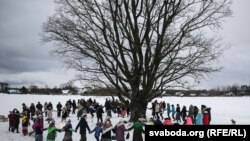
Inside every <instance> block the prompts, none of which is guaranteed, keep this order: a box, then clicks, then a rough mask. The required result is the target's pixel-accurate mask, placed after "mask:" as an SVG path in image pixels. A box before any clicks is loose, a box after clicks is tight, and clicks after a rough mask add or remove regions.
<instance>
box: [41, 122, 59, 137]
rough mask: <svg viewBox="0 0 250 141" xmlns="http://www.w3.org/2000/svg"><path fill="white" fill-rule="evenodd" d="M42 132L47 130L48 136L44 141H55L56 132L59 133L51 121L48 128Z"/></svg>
mask: <svg viewBox="0 0 250 141" xmlns="http://www.w3.org/2000/svg"><path fill="white" fill-rule="evenodd" d="M44 130H48V135H47V139H46V141H55V140H56V132H61V130H60V129H57V128H56V127H55V120H53V119H52V120H51V121H50V124H49V127H48V128H45V129H44Z"/></svg>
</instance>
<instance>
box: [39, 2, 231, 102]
mask: <svg viewBox="0 0 250 141" xmlns="http://www.w3.org/2000/svg"><path fill="white" fill-rule="evenodd" d="M56 3H57V10H56V13H55V14H54V15H53V16H51V17H50V18H49V19H48V21H47V22H46V23H45V24H44V27H43V30H44V34H43V40H44V41H46V42H50V41H53V42H56V43H57V44H56V46H55V47H56V48H55V52H56V53H57V54H58V55H60V56H61V57H62V59H63V60H64V61H65V64H67V67H69V68H73V69H75V70H78V71H80V72H82V73H83V74H84V73H85V74H86V75H85V76H84V78H85V79H91V80H96V81H97V80H98V81H101V82H104V83H105V84H106V85H107V86H112V87H115V88H116V90H117V93H118V96H119V98H120V99H121V100H123V98H124V97H125V98H128V99H130V100H131V104H132V105H133V103H138V102H140V101H142V100H143V102H142V103H143V104H142V105H144V106H145V105H146V103H147V102H149V101H151V100H152V99H154V98H156V97H159V96H160V95H161V94H162V92H163V91H164V90H165V89H167V88H170V87H176V86H177V87H178V86H185V85H186V84H187V83H188V82H190V81H187V80H194V81H198V80H200V79H201V78H203V77H204V76H205V75H207V74H210V73H212V72H215V71H218V70H219V69H220V67H216V66H215V65H213V64H214V62H215V61H217V60H218V58H219V57H220V55H221V54H222V52H223V50H224V47H225V46H224V45H222V44H220V38H218V36H215V35H213V34H208V32H210V31H212V32H213V31H218V30H219V29H221V22H222V20H223V19H224V18H226V17H229V16H231V14H232V12H231V10H230V4H231V1H228V0H216V1H215V0H56Z"/></svg>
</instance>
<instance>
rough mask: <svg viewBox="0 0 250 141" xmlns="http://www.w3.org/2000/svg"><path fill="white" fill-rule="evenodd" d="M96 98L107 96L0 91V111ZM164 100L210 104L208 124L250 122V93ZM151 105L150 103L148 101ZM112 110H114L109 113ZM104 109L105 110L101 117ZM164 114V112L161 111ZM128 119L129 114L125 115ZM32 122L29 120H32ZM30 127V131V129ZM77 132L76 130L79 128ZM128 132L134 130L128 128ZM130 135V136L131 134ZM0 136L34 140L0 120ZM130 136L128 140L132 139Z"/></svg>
mask: <svg viewBox="0 0 250 141" xmlns="http://www.w3.org/2000/svg"><path fill="white" fill-rule="evenodd" d="M81 98H84V99H86V100H87V99H89V98H92V99H96V101H97V102H99V103H100V104H102V105H104V102H105V99H106V98H107V97H95V96H92V97H90V96H77V95H74V96H72V95H71V96H66V95H61V96H58V95H56V96H52V95H7V94H0V107H1V108H0V115H5V116H7V115H8V113H9V111H11V110H13V109H14V108H17V109H18V110H19V111H22V103H26V105H27V106H30V104H31V103H34V104H36V103H37V102H38V101H40V102H41V103H42V104H44V102H52V104H53V107H56V104H57V103H58V102H61V103H62V105H63V106H64V104H65V103H66V101H68V100H69V99H71V100H76V101H77V100H78V99H81ZM161 100H164V101H165V102H166V103H170V104H174V105H176V104H180V107H182V106H183V105H186V106H187V107H189V105H190V104H193V105H196V106H197V107H200V106H201V105H202V104H203V105H206V106H208V107H211V109H212V110H211V115H212V121H211V124H231V119H234V120H235V121H236V124H248V125H249V124H250V110H249V107H250V97H163V98H159V99H158V101H161ZM148 107H151V104H149V105H148ZM112 114H113V113H112ZM105 116H106V113H105V114H104V118H105ZM147 116H148V117H150V116H151V111H150V110H148V111H147ZM163 116H164V117H166V113H164V114H163ZM53 117H54V118H55V120H56V127H57V128H60V127H61V126H62V123H61V122H60V121H61V119H60V118H57V117H56V113H53ZM70 119H71V121H72V125H73V128H75V126H76V124H77V123H78V120H77V118H76V115H70ZM120 119H121V118H120V117H117V115H116V114H115V115H114V114H113V117H112V118H111V121H112V123H113V125H115V124H116V123H117V122H118V121H119V120H120ZM125 120H128V117H126V118H125ZM87 121H88V123H89V126H90V129H93V128H94V127H95V124H96V117H94V118H93V119H92V118H91V117H90V115H88V119H87ZM31 123H32V122H31ZM47 126H48V123H47V122H45V127H47ZM31 130H32V129H31V127H29V131H31ZM19 131H21V124H20V126H19ZM78 132H79V130H78ZM130 132H131V134H132V132H133V131H130ZM43 136H44V140H46V136H47V131H45V132H44V134H43ZM63 136H64V132H62V133H58V134H57V138H56V140H58V141H61V140H62V139H63ZM131 137H132V136H131ZM0 140H1V141H34V140H35V139H34V136H23V135H22V134H20V133H19V134H17V133H11V132H9V131H8V122H0ZM73 140H74V141H79V140H80V134H79V133H73ZM87 140H88V141H95V138H94V134H93V133H92V134H87ZM131 140H132V139H131V138H130V139H129V140H128V141H131Z"/></svg>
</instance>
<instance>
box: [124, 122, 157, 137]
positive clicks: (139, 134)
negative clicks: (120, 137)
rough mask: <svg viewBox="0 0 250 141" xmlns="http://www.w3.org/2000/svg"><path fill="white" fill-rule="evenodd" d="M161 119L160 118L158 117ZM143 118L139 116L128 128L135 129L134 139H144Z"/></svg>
mask: <svg viewBox="0 0 250 141" xmlns="http://www.w3.org/2000/svg"><path fill="white" fill-rule="evenodd" d="M158 119H159V118H158ZM142 121H143V119H142V118H139V119H138V120H137V121H136V122H134V124H133V125H132V127H130V128H129V129H128V130H132V129H134V134H133V141H143V137H142V134H143V133H145V131H144V129H143V126H144V124H143V123H142Z"/></svg>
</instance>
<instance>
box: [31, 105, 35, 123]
mask: <svg viewBox="0 0 250 141" xmlns="http://www.w3.org/2000/svg"><path fill="white" fill-rule="evenodd" d="M30 113H31V119H32V120H33V117H34V116H35V114H36V107H35V104H34V103H31V105H30Z"/></svg>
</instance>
